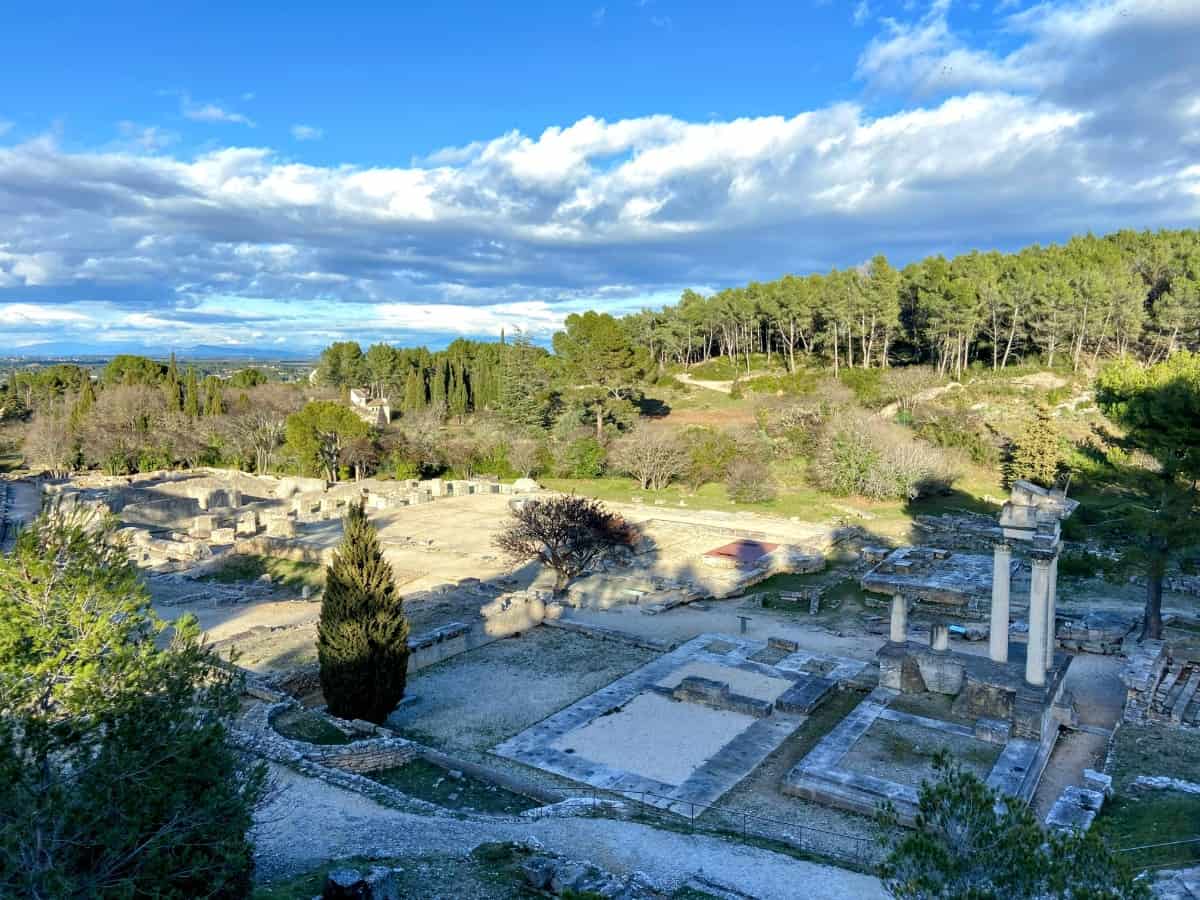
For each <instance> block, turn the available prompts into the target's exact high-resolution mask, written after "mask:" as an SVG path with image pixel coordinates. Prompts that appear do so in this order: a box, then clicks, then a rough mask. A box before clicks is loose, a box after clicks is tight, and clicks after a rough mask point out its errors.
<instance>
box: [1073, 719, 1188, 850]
mask: <svg viewBox="0 0 1200 900" xmlns="http://www.w3.org/2000/svg"><path fill="white" fill-rule="evenodd" d="M1111 774H1112V776H1113V789H1114V791H1115V796H1114V798H1113V800H1112V802H1111V803H1109V804H1108V805H1106V806H1105V807H1104V809H1103V811H1102V812H1101V813H1100V817H1099V818H1098V819H1097V820H1096V825H1097V827H1098V828H1100V829H1101V833H1102V834H1103V835H1104V836H1105V837H1106V838H1108V840H1109V842H1110V843H1111V844H1112V846H1114V847H1118V848H1120V847H1138V846H1143V845H1146V844H1158V843H1165V842H1169V841H1180V840H1185V839H1187V838H1195V837H1200V796H1197V795H1195V794H1183V793H1179V792H1176V791H1159V790H1149V791H1145V790H1144V791H1136V792H1135V791H1133V790H1131V789H1130V788H1131V785H1132V783H1133V781H1134V779H1135V778H1137V776H1139V775H1166V776H1169V777H1172V778H1180V779H1183V780H1184V781H1193V782H1200V753H1197V752H1196V736H1195V733H1194V732H1189V731H1184V730H1182V729H1175V728H1164V727H1161V726H1153V725H1151V726H1144V727H1142V726H1135V725H1126V726H1124V727H1122V728H1121V729H1120V730H1119V731H1118V732H1117V736H1116V739H1115V742H1114V752H1113V769H1112V773H1111ZM1130 861H1131V862H1134V863H1135V865H1137V866H1139V867H1141V866H1151V865H1162V864H1165V863H1176V862H1178V863H1180V864H1181V865H1195V864H1196V863H1197V862H1200V843H1195V844H1184V845H1182V846H1179V847H1166V848H1161V849H1159V850H1153V851H1141V852H1139V853H1136V854H1131V860H1130Z"/></svg>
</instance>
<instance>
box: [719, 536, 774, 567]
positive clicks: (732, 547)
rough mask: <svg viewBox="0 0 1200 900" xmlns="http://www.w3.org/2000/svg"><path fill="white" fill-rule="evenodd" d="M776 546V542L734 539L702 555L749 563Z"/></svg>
mask: <svg viewBox="0 0 1200 900" xmlns="http://www.w3.org/2000/svg"><path fill="white" fill-rule="evenodd" d="M778 546H779V545H778V544H765V543H763V542H762V541H734V542H733V543H732V544H726V545H725V546H724V547H718V548H717V549H715V550H709V551H708V552H707V553H705V554H704V555H705V556H714V557H721V558H723V559H732V560H735V561H736V562H740V563H749V562H754V561H755V560H756V559H761V558H762V557H764V556H766V555H767V554H768V553H770V552H771V551H772V550H774V549H775V548H776V547H778Z"/></svg>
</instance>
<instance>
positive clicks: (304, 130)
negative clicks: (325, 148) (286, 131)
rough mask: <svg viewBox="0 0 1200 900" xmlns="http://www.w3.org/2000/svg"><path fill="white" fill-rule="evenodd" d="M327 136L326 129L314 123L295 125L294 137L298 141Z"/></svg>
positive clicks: (314, 139) (293, 128)
mask: <svg viewBox="0 0 1200 900" xmlns="http://www.w3.org/2000/svg"><path fill="white" fill-rule="evenodd" d="M324 136H325V131H324V130H323V129H321V128H316V127H314V126H312V125H293V126H292V137H294V138H295V139H296V140H298V141H319V140H320V139H321V138H323V137H324Z"/></svg>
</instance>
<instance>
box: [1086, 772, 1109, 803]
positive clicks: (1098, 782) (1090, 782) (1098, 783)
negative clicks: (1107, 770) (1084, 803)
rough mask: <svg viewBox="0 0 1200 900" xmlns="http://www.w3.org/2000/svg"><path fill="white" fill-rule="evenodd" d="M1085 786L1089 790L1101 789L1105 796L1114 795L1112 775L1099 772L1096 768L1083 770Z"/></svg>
mask: <svg viewBox="0 0 1200 900" xmlns="http://www.w3.org/2000/svg"><path fill="white" fill-rule="evenodd" d="M1083 786H1084V787H1085V788H1087V789H1088V790H1092V791H1099V792H1100V793H1101V794H1103V795H1104V796H1105V797H1111V796H1112V791H1113V786H1112V776H1111V775H1105V774H1104V773H1103V772H1097V771H1096V770H1095V769H1084V770H1083Z"/></svg>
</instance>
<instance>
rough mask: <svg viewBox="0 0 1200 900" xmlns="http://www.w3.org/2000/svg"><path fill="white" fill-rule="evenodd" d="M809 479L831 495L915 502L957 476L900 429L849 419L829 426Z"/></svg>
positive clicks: (943, 460)
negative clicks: (853, 495)
mask: <svg viewBox="0 0 1200 900" xmlns="http://www.w3.org/2000/svg"><path fill="white" fill-rule="evenodd" d="M809 477H810V479H811V480H812V481H813V483H814V484H815V485H816V486H817V487H819V488H820V489H821V490H824V491H828V492H829V493H831V494H840V495H849V494H856V495H858V496H862V497H866V498H868V499H871V500H911V499H915V498H917V497H921V496H925V495H928V494H932V493H937V492H940V491H944V490H947V489H948V488H949V487H950V485H951V484H953V483H954V480H955V478H956V477H957V476H956V475H955V473H954V472H953V467H952V466H951V464H950V460H949V459H948V458H947V457H946V456H945V455H944V454H941V453H939V452H938V451H936V450H933V449H932V448H929V447H926V446H922V445H920V444H918V443H917V441H916V440H914V438H913V436H912V435H911V434H910V433H909V432H907V431H906V430H905V429H904V428H902V427H900V426H899V425H894V424H891V423H888V422H882V421H880V420H878V419H872V418H870V417H868V416H863V415H858V416H854V415H851V416H844V417H840V418H839V419H837V420H836V421H834V422H831V423H830V424H829V425H828V426H826V428H825V429H824V431H823V432H822V434H821V436H820V439H819V441H818V444H817V449H816V453H815V455H814V457H813V460H812V464H811V465H810V466H809Z"/></svg>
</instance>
